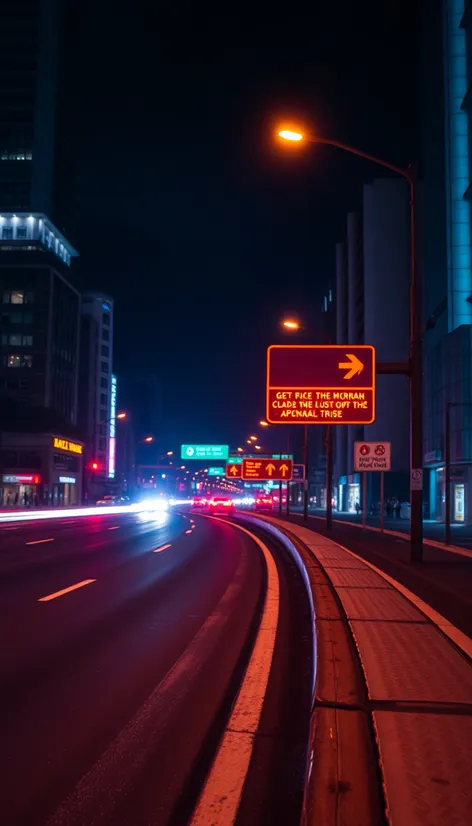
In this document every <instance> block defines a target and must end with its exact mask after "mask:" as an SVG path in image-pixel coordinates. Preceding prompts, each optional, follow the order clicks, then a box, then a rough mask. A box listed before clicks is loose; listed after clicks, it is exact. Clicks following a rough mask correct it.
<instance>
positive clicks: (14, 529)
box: [3, 527, 18, 531]
mask: <svg viewBox="0 0 472 826" xmlns="http://www.w3.org/2000/svg"><path fill="white" fill-rule="evenodd" d="M3 530H4V531H17V530H18V528H17V527H16V528H3Z"/></svg>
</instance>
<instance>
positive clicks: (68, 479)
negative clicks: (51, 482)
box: [59, 476, 76, 485]
mask: <svg viewBox="0 0 472 826" xmlns="http://www.w3.org/2000/svg"><path fill="white" fill-rule="evenodd" d="M75 481H76V480H75V479H74V477H73V476H59V482H60V483H61V485H75Z"/></svg>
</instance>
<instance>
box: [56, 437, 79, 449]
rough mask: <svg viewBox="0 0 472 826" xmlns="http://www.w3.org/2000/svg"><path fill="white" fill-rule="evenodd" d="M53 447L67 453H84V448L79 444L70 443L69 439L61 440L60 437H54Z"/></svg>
mask: <svg viewBox="0 0 472 826" xmlns="http://www.w3.org/2000/svg"><path fill="white" fill-rule="evenodd" d="M52 443H53V447H55V448H57V449H58V450H65V451H66V452H67V453H83V451H84V446H83V445H79V444H77V442H69V440H68V439H60V438H59V437H58V436H54V437H53V440H52Z"/></svg>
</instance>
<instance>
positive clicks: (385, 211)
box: [335, 178, 410, 511]
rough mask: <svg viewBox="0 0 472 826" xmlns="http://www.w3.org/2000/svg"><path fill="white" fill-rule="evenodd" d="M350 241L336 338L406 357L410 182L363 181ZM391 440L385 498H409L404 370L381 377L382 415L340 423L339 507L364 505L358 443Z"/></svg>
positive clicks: (386, 356)
mask: <svg viewBox="0 0 472 826" xmlns="http://www.w3.org/2000/svg"><path fill="white" fill-rule="evenodd" d="M346 235H347V237H346V241H345V242H343V243H341V244H338V246H337V250H336V268H337V279H336V280H337V284H336V338H337V343H338V344H371V345H373V346H374V347H375V348H376V352H377V359H378V361H395V362H405V361H407V359H408V344H409V338H408V329H409V328H408V318H409V315H408V309H409V303H408V291H409V283H410V258H409V249H410V233H409V208H408V187H407V185H406V183H405V181H403V180H400V179H395V178H389V179H377V180H375V181H374V182H373V183H372V184H368V185H366V186H365V187H364V193H363V205H362V213H351V214H349V215H348V219H347V233H346ZM364 439H365V440H369V441H377V440H378V441H390V442H391V443H392V471H391V472H390V473H388V474H387V475H386V480H385V492H386V495H387V496H391V497H397V498H399V499H407V498H408V490H409V396H408V381H407V379H406V378H405V377H404V376H390V375H388V376H378V377H377V402H376V420H375V422H374V423H373V424H371V425H368V426H365V427H362V426H360V427H359V426H354V425H347V426H346V427H341V426H340V427H337V428H336V449H335V456H336V462H335V479H336V482H337V485H338V508H339V510H344V511H346V510H348V511H354V510H355V507H356V504H357V503H358V502H359V503H361V485H360V478H359V474H357V473H355V472H354V442H355V441H362V440H364ZM377 476H378V475H376V474H370V477H369V486H368V502H369V503H372V502H377V501H378V499H379V489H378V478H377Z"/></svg>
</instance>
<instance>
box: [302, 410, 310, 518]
mask: <svg viewBox="0 0 472 826" xmlns="http://www.w3.org/2000/svg"><path fill="white" fill-rule="evenodd" d="M308 461H309V460H308V425H307V424H306V425H305V445H304V456H303V464H304V465H305V480H304V482H303V521H304V522H307V521H308V471H309V467H308Z"/></svg>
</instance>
